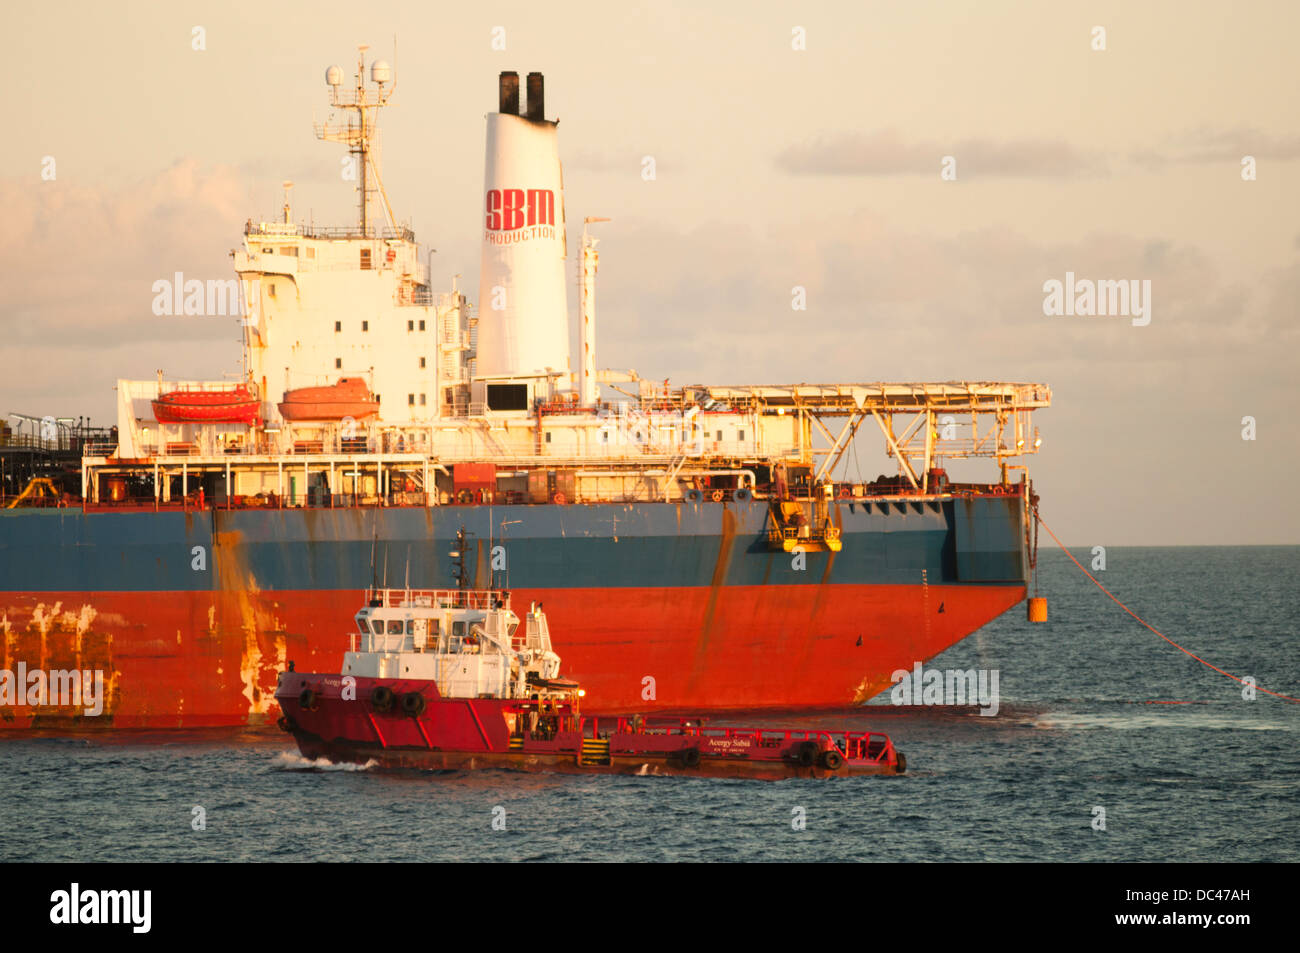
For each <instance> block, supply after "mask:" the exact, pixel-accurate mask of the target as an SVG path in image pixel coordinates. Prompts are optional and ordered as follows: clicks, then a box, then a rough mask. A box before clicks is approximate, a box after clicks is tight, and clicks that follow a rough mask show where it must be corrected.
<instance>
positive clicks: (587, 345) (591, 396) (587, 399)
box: [578, 216, 610, 407]
mask: <svg viewBox="0 0 1300 953" xmlns="http://www.w3.org/2000/svg"><path fill="white" fill-rule="evenodd" d="M608 221H610V220H609V219H608V218H599V217H596V216H588V217H587V218H584V219H583V220H582V252H581V255H580V256H579V261H578V282H579V290H580V292H581V303H580V304H579V306H578V315H579V317H578V320H579V322H580V324H579V325H578V349H579V350H580V351H581V352H582V354H581V363H580V364H579V365H578V400H579V401H580V402H581V403H582V405H583V406H584V407H596V406H598V405H599V403H600V384H599V382H598V380H597V377H596V267H597V263H598V262H599V261H600V255H599V254H598V253H597V252H596V245H597V244H599V242H600V239H598V238H593V237H592V236H591V235H589V234H588V233H587V226H588V225H592V224H594V223H596V222H608Z"/></svg>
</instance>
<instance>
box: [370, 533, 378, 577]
mask: <svg viewBox="0 0 1300 953" xmlns="http://www.w3.org/2000/svg"><path fill="white" fill-rule="evenodd" d="M378 545H379V527H378V526H376V527H375V535H374V538H373V539H371V541H370V589H371V591H372V592H373V591H374V590H375V589H378V588H379V579H378V577H377V576H376V575H375V547H376V546H378Z"/></svg>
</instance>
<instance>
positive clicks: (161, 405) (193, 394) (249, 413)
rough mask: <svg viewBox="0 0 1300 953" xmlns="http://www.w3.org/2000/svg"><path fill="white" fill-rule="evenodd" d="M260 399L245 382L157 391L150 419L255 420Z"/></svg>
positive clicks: (188, 421)
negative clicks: (152, 416) (209, 388)
mask: <svg viewBox="0 0 1300 953" xmlns="http://www.w3.org/2000/svg"><path fill="white" fill-rule="evenodd" d="M260 408H261V401H259V400H258V397H257V393H256V392H255V391H254V390H253V389H252V388H250V387H249V386H248V385H247V384H235V385H234V386H232V387H222V388H217V389H215V390H206V389H198V388H195V389H188V388H181V389H180V390H173V391H168V392H167V393H165V394H159V395H158V399H157V400H155V401H153V415H154V419H155V420H157V421H158V422H159V423H163V424H256V423H258V422H259V421H260V418H261V415H260V413H259V410H260Z"/></svg>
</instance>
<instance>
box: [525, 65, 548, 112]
mask: <svg viewBox="0 0 1300 953" xmlns="http://www.w3.org/2000/svg"><path fill="white" fill-rule="evenodd" d="M528 118H529V119H533V120H539V119H545V118H546V106H545V103H544V102H543V93H542V74H541V73H529V74H528Z"/></svg>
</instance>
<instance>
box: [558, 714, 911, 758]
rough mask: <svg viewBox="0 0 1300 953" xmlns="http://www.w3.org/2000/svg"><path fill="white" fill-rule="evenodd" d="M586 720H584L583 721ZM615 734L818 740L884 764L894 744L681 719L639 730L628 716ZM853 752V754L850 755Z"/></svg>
mask: <svg viewBox="0 0 1300 953" xmlns="http://www.w3.org/2000/svg"><path fill="white" fill-rule="evenodd" d="M584 721H585V719H584ZM598 729H599V719H593V722H592V731H593V737H599V735H598V734H596V732H597V731H598ZM614 732H615V733H616V734H646V735H672V734H682V735H689V736H691V737H696V738H719V737H720V738H735V737H751V738H754V739H756V740H757V742H758V743H759V744H760V745H764V744H765V739H766V738H768V737H770V736H773V735H775V736H777V739H778V740H777V742H776V743H775V744H773V745H772V746H773V747H781V746H782V742H787V743H788V742H790V741H795V740H799V739H803V740H806V741H812V740H814V739H821V740H823V741H825V742H826V746H827V747H828V748H830V749H832V750H834V751H838V752H839V753H840V754H841V755H843V756H844V757H846V758H851V759H853V760H855V761H887V760H888V758H887V757H886V756H887V755H888V754H889V752H890V751H891V750H892V749H893V742H892V741H891V740H890V737H889V735H887V734H886V733H885V732H883V731H869V730H868V731H843V732H831V731H827V730H825V729H822V728H746V727H743V726H734V725H733V726H725V725H717V726H710V725H692V724H690V723H689V722H688V721H687V720H685V719H682V720H681V721H679V722H677V723H676V724H673V723H669V722H667V721H664V722H662V723H652V722H649V721H644V720H643V721H641V723H640V727H639V729H638V727H637V723H636V721H635V720H634V719H632V718H629V717H627V716H622V717H620V718H618V720H617V722H616V726H615V729H614ZM837 737H838V738H843V740H844V745H843V747H841V746H840V745H839V744H838V743H837V742H836V740H835V739H836V738H837ZM873 739H875V742H874V743H875V744H879V746H880V747H879V750H877V751H876V753H875V754H874V755H872V754H871V753H870V751H871V748H872V746H873ZM851 752H856V753H851Z"/></svg>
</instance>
